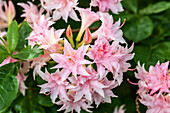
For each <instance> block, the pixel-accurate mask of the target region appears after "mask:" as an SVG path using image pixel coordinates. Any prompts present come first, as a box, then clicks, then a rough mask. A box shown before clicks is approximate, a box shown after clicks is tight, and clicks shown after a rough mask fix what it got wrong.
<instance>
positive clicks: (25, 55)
mask: <svg viewBox="0 0 170 113" xmlns="http://www.w3.org/2000/svg"><path fill="white" fill-rule="evenodd" d="M43 52H44V51H43V50H42V49H39V48H38V47H37V46H36V47H34V48H31V46H27V47H26V48H24V49H22V50H21V51H20V52H18V54H16V55H14V56H13V57H14V58H19V59H23V60H27V59H33V58H36V57H38V56H39V55H41V54H43Z"/></svg>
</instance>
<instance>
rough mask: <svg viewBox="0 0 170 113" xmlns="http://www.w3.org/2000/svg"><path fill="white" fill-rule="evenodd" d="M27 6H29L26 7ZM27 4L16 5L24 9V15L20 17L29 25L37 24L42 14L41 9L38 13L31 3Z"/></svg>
mask: <svg viewBox="0 0 170 113" xmlns="http://www.w3.org/2000/svg"><path fill="white" fill-rule="evenodd" d="M28 4H29V5H28ZM28 4H25V3H18V5H19V6H21V7H23V8H24V12H25V13H24V14H22V15H21V17H25V18H26V19H27V21H28V22H30V23H33V22H35V23H37V22H38V21H39V19H40V17H41V15H42V13H43V11H44V10H43V9H42V8H40V11H38V8H37V7H36V6H35V5H34V4H33V3H31V2H28Z"/></svg>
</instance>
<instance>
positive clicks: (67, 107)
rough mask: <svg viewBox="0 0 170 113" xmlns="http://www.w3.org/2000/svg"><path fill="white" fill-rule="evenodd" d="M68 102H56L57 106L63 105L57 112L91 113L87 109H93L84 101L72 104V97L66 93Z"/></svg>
mask: <svg viewBox="0 0 170 113" xmlns="http://www.w3.org/2000/svg"><path fill="white" fill-rule="evenodd" d="M68 97H69V100H68V101H63V100H60V101H58V102H56V104H57V105H63V106H62V107H61V108H60V109H59V110H58V111H61V110H65V112H64V113H68V112H70V111H71V113H73V110H75V111H76V112H77V113H80V111H81V109H84V110H86V111H87V112H91V111H90V110H88V108H93V107H92V106H90V104H89V102H88V101H87V100H86V99H81V100H79V101H76V102H74V97H73V95H72V94H70V93H68Z"/></svg>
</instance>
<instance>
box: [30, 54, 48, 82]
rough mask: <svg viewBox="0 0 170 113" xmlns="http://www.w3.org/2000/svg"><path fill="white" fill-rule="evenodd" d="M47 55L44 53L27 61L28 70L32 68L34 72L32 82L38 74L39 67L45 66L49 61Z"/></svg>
mask: <svg viewBox="0 0 170 113" xmlns="http://www.w3.org/2000/svg"><path fill="white" fill-rule="evenodd" d="M49 54H50V53H49V52H48V51H44V55H40V56H38V57H37V58H34V59H30V60H28V62H30V68H34V71H33V78H34V80H35V75H36V74H37V73H38V71H40V70H41V67H43V66H44V65H46V62H48V61H49V60H51V57H50V55H49Z"/></svg>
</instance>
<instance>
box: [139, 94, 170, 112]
mask: <svg viewBox="0 0 170 113" xmlns="http://www.w3.org/2000/svg"><path fill="white" fill-rule="evenodd" d="M140 97H141V99H140V102H141V103H142V104H144V105H145V106H147V108H148V109H147V111H146V113H169V111H170V101H169V100H170V96H169V94H167V95H166V96H163V95H162V94H160V95H159V96H158V95H157V94H154V95H153V96H151V95H149V94H145V93H141V94H140Z"/></svg>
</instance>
